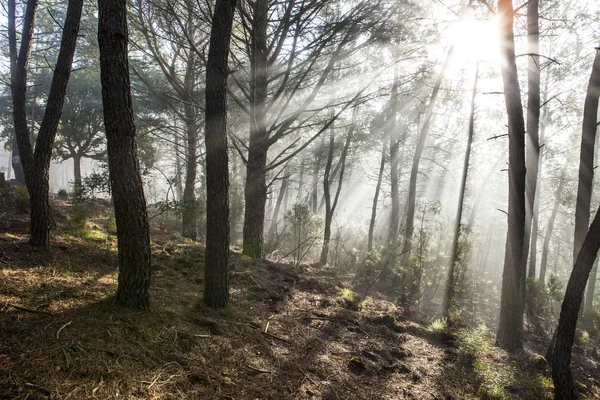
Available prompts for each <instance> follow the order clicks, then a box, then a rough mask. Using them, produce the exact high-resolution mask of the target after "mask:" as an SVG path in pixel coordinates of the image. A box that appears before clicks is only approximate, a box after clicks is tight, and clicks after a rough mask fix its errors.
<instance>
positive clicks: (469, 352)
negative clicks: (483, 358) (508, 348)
mask: <svg viewBox="0 0 600 400" xmlns="http://www.w3.org/2000/svg"><path fill="white" fill-rule="evenodd" d="M487 333H488V330H487V327H486V326H485V324H481V325H479V326H477V327H476V328H465V329H460V330H459V331H458V332H457V333H456V337H457V339H458V347H459V349H460V351H461V352H462V353H463V354H465V355H466V356H468V357H477V356H479V355H481V354H484V353H485V352H487V351H488V350H489V349H490V347H491V346H492V344H491V343H490V339H489V338H488V336H487Z"/></svg>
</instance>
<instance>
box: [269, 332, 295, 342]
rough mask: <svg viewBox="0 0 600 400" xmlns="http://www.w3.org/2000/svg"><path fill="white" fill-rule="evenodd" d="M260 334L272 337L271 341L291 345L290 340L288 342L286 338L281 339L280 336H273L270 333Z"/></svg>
mask: <svg viewBox="0 0 600 400" xmlns="http://www.w3.org/2000/svg"><path fill="white" fill-rule="evenodd" d="M262 334H263V335H266V336H269V337H272V338H273V339H277V340H281V341H282V342H286V343H292V342H291V341H290V340H288V339H286V338H282V337H280V336H277V335H273V334H272V333H269V332H263V333H262Z"/></svg>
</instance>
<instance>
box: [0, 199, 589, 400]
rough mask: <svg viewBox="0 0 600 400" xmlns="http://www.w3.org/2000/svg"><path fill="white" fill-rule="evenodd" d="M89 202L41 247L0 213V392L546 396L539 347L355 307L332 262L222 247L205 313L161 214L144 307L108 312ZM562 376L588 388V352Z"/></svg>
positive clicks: (193, 254) (63, 217)
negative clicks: (500, 342)
mask: <svg viewBox="0 0 600 400" xmlns="http://www.w3.org/2000/svg"><path fill="white" fill-rule="evenodd" d="M94 204H95V206H86V209H85V212H91V213H93V214H94V215H95V216H94V218H90V219H88V220H87V221H83V222H82V221H81V218H77V212H79V213H81V212H82V210H79V211H77V210H73V209H71V206H70V205H68V204H66V203H60V204H58V205H57V206H56V208H57V210H58V212H57V218H56V219H57V221H58V227H57V229H56V230H55V232H54V236H53V241H52V245H51V248H50V250H48V251H40V250H38V249H35V248H32V247H31V246H30V245H29V244H28V243H27V238H28V235H27V229H28V224H27V216H26V215H15V214H14V213H11V214H7V213H6V212H5V213H4V214H3V215H0V220H1V222H2V224H0V399H43V398H55V399H113V398H123V399H402V398H407V399H474V398H520V399H545V398H552V381H551V379H550V378H549V376H550V375H549V369H548V368H547V366H546V364H545V361H544V360H543V358H541V357H540V356H539V355H537V354H536V353H534V352H531V351H526V352H523V353H521V354H519V355H517V356H509V355H508V354H507V353H505V352H503V351H501V350H498V349H496V348H494V347H491V346H488V344H489V343H491V342H490V340H491V338H490V337H489V333H488V332H487V331H484V332H477V330H471V331H467V330H464V331H462V332H463V334H461V333H460V332H461V331H458V332H459V334H458V335H454V334H450V333H448V332H446V331H445V330H444V329H436V324H435V323H434V324H433V325H432V321H431V319H429V318H425V317H424V316H422V315H419V314H417V313H413V312H409V311H408V309H405V308H403V307H401V306H398V305H396V304H394V303H393V302H391V301H390V299H388V298H387V297H386V295H385V294H383V293H381V292H379V291H378V288H376V287H374V288H372V289H371V291H370V295H369V297H368V298H367V299H366V300H365V301H362V302H358V301H357V299H353V296H355V293H361V290H364V287H362V288H361V287H360V285H361V283H360V282H358V283H357V282H354V283H353V282H352V280H353V278H354V275H352V274H344V273H342V272H341V271H335V270H331V269H328V268H314V267H311V266H301V267H300V268H294V267H293V266H291V265H288V264H275V263H271V262H268V261H264V260H253V259H247V258H244V257H242V256H241V255H239V254H238V253H236V252H233V254H232V259H231V280H230V285H231V303H230V307H229V308H228V309H227V310H225V311H214V310H212V309H209V308H206V307H204V306H203V305H202V304H201V301H200V300H201V298H202V290H203V281H202V280H203V278H202V277H203V253H204V248H203V245H202V244H201V243H192V242H190V241H186V240H184V239H182V238H181V237H180V236H178V235H176V234H173V233H169V232H167V231H166V230H165V229H164V228H162V229H161V226H160V225H161V224H156V226H155V227H153V229H152V234H151V236H152V252H153V281H152V289H151V296H152V297H151V301H152V306H151V310H149V311H132V310H128V309H123V308H120V307H118V306H117V304H116V303H115V302H114V298H113V295H114V293H115V290H116V286H117V253H116V239H115V235H114V231H112V229H111V228H114V227H111V223H110V219H109V218H108V216H107V215H108V211H107V210H108V209H107V208H105V207H103V206H101V205H100V204H98V203H94ZM74 215H75V217H74ZM74 221H75V222H74ZM438 325H439V321H438ZM438 328H439V326H438ZM464 332H470V334H465V333H464ZM574 373H575V377H576V378H577V380H578V383H579V387H580V389H581V390H582V393H583V394H585V395H586V396H587V398H600V371H599V369H598V367H597V364H595V362H594V361H593V360H591V359H589V358H585V357H583V356H577V355H576V356H575V365H574Z"/></svg>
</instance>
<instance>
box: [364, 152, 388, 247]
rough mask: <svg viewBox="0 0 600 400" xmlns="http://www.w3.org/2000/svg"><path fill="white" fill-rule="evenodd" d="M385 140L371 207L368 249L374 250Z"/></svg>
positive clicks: (383, 166) (383, 167)
mask: <svg viewBox="0 0 600 400" xmlns="http://www.w3.org/2000/svg"><path fill="white" fill-rule="evenodd" d="M385 149H386V145H385V140H384V141H383V148H382V149H381V162H380V163H379V173H378V175H377V185H376V186H375V194H374V195H373V208H371V222H369V242H368V244H367V251H372V250H373V234H374V232H375V221H376V219H377V204H378V203H379V191H380V190H381V182H382V180H383V171H384V169H385Z"/></svg>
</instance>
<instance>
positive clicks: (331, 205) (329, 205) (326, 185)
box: [319, 108, 356, 265]
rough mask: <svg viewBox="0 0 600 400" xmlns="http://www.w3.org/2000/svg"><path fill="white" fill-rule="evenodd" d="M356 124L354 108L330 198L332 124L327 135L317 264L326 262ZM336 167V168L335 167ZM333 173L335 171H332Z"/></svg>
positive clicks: (332, 143)
mask: <svg viewBox="0 0 600 400" xmlns="http://www.w3.org/2000/svg"><path fill="white" fill-rule="evenodd" d="M355 126H356V108H355V109H354V112H353V114H352V125H351V126H350V129H349V131H348V135H347V136H346V143H345V144H344V148H343V149H342V154H341V155H340V160H339V164H338V167H339V177H338V185H337V188H336V192H335V195H334V198H333V201H332V200H331V182H330V172H331V163H332V159H333V147H334V140H335V133H334V126H333V124H331V131H330V132H331V134H330V136H329V154H328V156H327V166H326V167H325V174H324V175H323V189H324V193H325V194H324V197H325V230H324V233H323V247H322V248H321V257H320V258H319V264H320V265H325V264H327V259H328V256H329V242H330V240H331V223H332V222H333V215H334V213H335V209H336V208H337V204H338V200H339V198H340V193H341V191H342V184H343V182H344V173H345V171H346V159H347V157H348V149H349V148H350V143H351V142H352V135H353V134H354V128H355ZM336 169H337V168H336ZM333 175H335V171H334V172H333Z"/></svg>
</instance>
